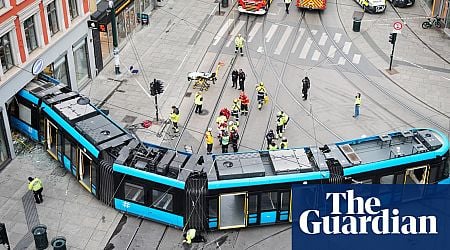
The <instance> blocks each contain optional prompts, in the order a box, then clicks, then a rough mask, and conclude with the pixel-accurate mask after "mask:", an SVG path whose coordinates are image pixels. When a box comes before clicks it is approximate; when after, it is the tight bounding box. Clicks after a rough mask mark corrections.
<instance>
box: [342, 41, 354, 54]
mask: <svg viewBox="0 0 450 250" xmlns="http://www.w3.org/2000/svg"><path fill="white" fill-rule="evenodd" d="M351 46H352V43H351V42H345V44H344V47H343V48H342V51H343V52H344V53H345V54H346V55H348V52H350V47H351Z"/></svg>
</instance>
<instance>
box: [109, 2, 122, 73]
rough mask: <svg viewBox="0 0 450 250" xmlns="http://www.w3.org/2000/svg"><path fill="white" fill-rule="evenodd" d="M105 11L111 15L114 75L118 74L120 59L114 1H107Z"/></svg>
mask: <svg viewBox="0 0 450 250" xmlns="http://www.w3.org/2000/svg"><path fill="white" fill-rule="evenodd" d="M107 12H108V13H109V14H110V15H111V28H112V36H113V47H114V48H113V55H114V69H115V73H116V75H119V74H120V59H119V43H118V41H117V40H118V39H117V26H116V10H115V9H114V1H112V0H109V1H108V9H107Z"/></svg>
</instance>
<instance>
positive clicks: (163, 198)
mask: <svg viewBox="0 0 450 250" xmlns="http://www.w3.org/2000/svg"><path fill="white" fill-rule="evenodd" d="M152 202H153V203H152V205H153V207H156V208H159V209H163V210H167V211H170V212H172V211H173V208H172V205H173V195H172V194H169V193H167V192H162V191H159V190H152Z"/></svg>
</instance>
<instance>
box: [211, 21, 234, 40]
mask: <svg viewBox="0 0 450 250" xmlns="http://www.w3.org/2000/svg"><path fill="white" fill-rule="evenodd" d="M232 23H233V20H232V19H228V20H227V22H226V23H225V24H224V25H223V26H222V28H220V30H219V33H217V35H216V36H215V37H214V42H213V45H217V43H218V42H219V41H220V39H221V38H222V37H223V35H224V34H225V31H227V30H228V27H230V25H231V24H232Z"/></svg>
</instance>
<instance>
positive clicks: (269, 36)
mask: <svg viewBox="0 0 450 250" xmlns="http://www.w3.org/2000/svg"><path fill="white" fill-rule="evenodd" d="M277 28H278V25H276V24H272V26H270V29H269V32H267V35H266V37H265V38H266V42H270V39H272V36H273V34H275V31H277Z"/></svg>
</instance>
